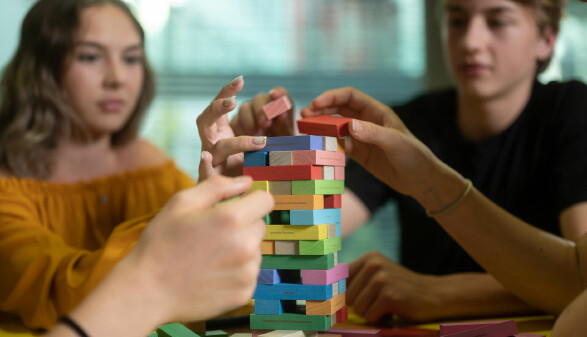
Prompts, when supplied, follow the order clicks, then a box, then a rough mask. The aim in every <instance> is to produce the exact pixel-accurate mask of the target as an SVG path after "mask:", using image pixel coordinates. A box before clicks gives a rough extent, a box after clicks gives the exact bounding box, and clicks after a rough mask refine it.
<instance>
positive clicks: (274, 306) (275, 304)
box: [255, 299, 283, 315]
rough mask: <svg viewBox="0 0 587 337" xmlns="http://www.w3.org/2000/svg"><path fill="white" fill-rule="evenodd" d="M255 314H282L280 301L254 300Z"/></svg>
mask: <svg viewBox="0 0 587 337" xmlns="http://www.w3.org/2000/svg"><path fill="white" fill-rule="evenodd" d="M255 314H259V315H280V314H283V306H282V305H281V300H262V299H255Z"/></svg>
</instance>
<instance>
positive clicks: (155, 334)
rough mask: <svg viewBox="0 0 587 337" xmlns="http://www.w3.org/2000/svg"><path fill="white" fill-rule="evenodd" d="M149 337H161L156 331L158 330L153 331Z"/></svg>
mask: <svg viewBox="0 0 587 337" xmlns="http://www.w3.org/2000/svg"><path fill="white" fill-rule="evenodd" d="M149 337H159V334H158V333H156V332H151V333H150V334H149Z"/></svg>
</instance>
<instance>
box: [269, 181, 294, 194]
mask: <svg viewBox="0 0 587 337" xmlns="http://www.w3.org/2000/svg"><path fill="white" fill-rule="evenodd" d="M269 193H271V194H273V195H291V180H275V181H270V182H269Z"/></svg>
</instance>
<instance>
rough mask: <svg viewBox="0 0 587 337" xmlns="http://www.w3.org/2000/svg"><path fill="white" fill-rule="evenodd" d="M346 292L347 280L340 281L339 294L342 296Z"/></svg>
mask: <svg viewBox="0 0 587 337" xmlns="http://www.w3.org/2000/svg"><path fill="white" fill-rule="evenodd" d="M345 292H346V279H342V280H340V281H338V293H339V294H342V293H345Z"/></svg>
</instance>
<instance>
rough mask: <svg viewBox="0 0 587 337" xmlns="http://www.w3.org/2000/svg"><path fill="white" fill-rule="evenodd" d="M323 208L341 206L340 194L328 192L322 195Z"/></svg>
mask: <svg viewBox="0 0 587 337" xmlns="http://www.w3.org/2000/svg"><path fill="white" fill-rule="evenodd" d="M324 208H342V195H341V194H329V195H325V196H324Z"/></svg>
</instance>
